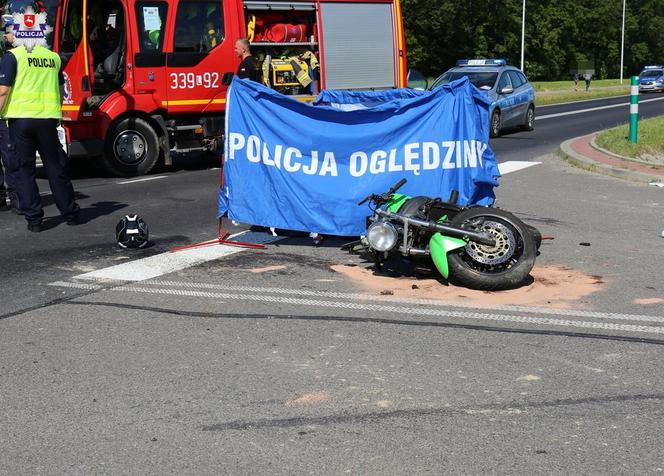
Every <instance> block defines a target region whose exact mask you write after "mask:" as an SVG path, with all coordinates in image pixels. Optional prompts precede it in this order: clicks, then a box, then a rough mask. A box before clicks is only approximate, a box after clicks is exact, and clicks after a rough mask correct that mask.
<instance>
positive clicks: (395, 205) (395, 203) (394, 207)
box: [387, 193, 411, 213]
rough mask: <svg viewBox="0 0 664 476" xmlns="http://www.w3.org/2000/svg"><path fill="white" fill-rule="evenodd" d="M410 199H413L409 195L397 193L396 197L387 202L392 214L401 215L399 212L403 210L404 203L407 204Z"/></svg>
mask: <svg viewBox="0 0 664 476" xmlns="http://www.w3.org/2000/svg"><path fill="white" fill-rule="evenodd" d="M410 199H411V197H409V196H408V195H402V194H400V193H395V194H394V195H392V198H391V199H390V201H389V202H387V209H388V210H389V211H391V212H392V213H399V210H400V209H401V207H403V205H404V203H406V202H407V201H408V200H410Z"/></svg>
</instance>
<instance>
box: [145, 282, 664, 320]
mask: <svg viewBox="0 0 664 476" xmlns="http://www.w3.org/2000/svg"><path fill="white" fill-rule="evenodd" d="M141 285H143V286H161V287H176V288H190V289H217V290H222V291H236V292H245V293H249V294H256V293H258V294H265V293H268V294H285V295H295V296H300V297H302V296H309V297H321V298H330V299H348V300H351V301H376V302H383V303H384V302H390V303H395V304H399V303H401V304H417V305H423V306H435V307H458V308H470V309H478V307H477V306H476V305H474V304H469V303H461V302H452V301H438V300H435V299H417V298H401V297H394V296H389V295H388V296H376V295H372V294H361V293H341V292H334V291H310V290H306V289H288V288H268V287H262V286H233V285H227V284H211V283H191V282H184V281H148V282H145V283H141ZM485 309H493V310H500V311H509V312H527V313H531V314H552V315H556V316H570V317H574V316H576V317H586V318H588V317H590V318H598V319H616V320H625V321H642V322H659V323H662V324H664V316H663V317H660V316H645V315H638V314H618V313H606V312H598V311H583V310H575V309H554V308H546V307H529V306H508V305H497V306H491V308H485Z"/></svg>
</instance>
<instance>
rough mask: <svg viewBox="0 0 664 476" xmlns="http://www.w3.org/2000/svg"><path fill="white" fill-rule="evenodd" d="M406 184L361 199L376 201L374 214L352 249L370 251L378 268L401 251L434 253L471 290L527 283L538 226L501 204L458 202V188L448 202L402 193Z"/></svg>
mask: <svg viewBox="0 0 664 476" xmlns="http://www.w3.org/2000/svg"><path fill="white" fill-rule="evenodd" d="M405 183H406V179H402V180H400V181H399V182H397V183H396V184H395V185H394V186H392V188H390V189H389V190H388V191H387V192H386V193H382V194H380V195H374V194H372V195H369V196H368V197H366V198H365V199H364V200H362V201H361V202H360V203H359V204H358V205H364V204H365V203H366V202H370V208H371V210H372V212H373V215H372V216H370V217H367V231H366V234H365V235H364V236H362V237H361V239H360V240H359V242H355V243H353V244H351V246H350V247H347V249H351V251H359V249H361V250H364V251H368V253H369V254H370V256H371V258H372V259H373V260H374V262H375V263H376V265H377V266H378V268H380V267H381V266H382V265H383V263H385V262H386V261H387V260H388V259H389V258H390V257H392V256H394V255H398V254H400V255H402V256H404V257H408V258H411V259H412V258H417V257H429V258H430V259H431V260H432V261H433V264H434V266H435V268H436V269H437V270H438V272H440V274H441V275H442V276H443V278H445V279H446V280H449V281H450V282H452V283H454V284H456V285H460V286H464V287H468V288H471V289H478V290H483V291H498V290H505V289H513V288H515V287H518V286H520V285H522V284H523V283H524V282H525V280H526V278H527V277H528V275H529V273H530V271H531V270H532V268H533V266H534V264H535V257H536V255H537V254H538V249H539V246H540V243H541V241H542V235H541V234H540V232H539V231H538V230H537V229H536V228H534V227H532V226H530V225H526V224H525V223H523V222H522V221H521V220H520V219H518V218H517V217H516V216H514V215H513V214H512V213H510V212H507V211H505V210H501V209H499V208H493V207H484V206H468V207H463V206H458V205H457V204H456V202H457V199H458V192H456V191H454V192H452V195H451V197H450V199H449V200H448V201H442V200H441V199H440V198H431V197H426V196H416V197H410V196H407V195H402V194H398V193H396V192H397V191H398V190H399V189H400V188H401V187H402V186H403V185H404V184H405ZM358 248H359V249H358Z"/></svg>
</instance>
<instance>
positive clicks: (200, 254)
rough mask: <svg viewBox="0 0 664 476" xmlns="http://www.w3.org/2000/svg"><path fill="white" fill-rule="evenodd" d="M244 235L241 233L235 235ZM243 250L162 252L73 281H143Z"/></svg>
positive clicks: (221, 247) (209, 248) (224, 247)
mask: <svg viewBox="0 0 664 476" xmlns="http://www.w3.org/2000/svg"><path fill="white" fill-rule="evenodd" d="M244 233H247V232H246V231H243V232H241V233H238V234H236V235H233V236H231V237H230V238H231V239H232V238H234V237H236V236H240V235H243V234H244ZM244 249H245V248H240V247H237V246H229V245H219V244H212V245H210V246H203V247H199V248H189V249H184V250H180V251H177V252H175V253H170V252H167V253H161V254H158V255H154V256H149V257H147V258H143V259H139V260H135V261H130V262H127V263H122V264H118V265H115V266H111V267H109V268H104V269H99V270H96V271H91V272H89V273H85V274H79V275H78V276H75V277H74V279H84V280H92V281H143V280H145V279H151V278H156V277H157V276H161V275H163V274H168V273H173V272H175V271H180V270H182V269H185V268H189V267H191V266H196V265H199V264H203V263H205V262H207V261H212V260H215V259H219V258H223V257H224V256H229V255H232V254H235V253H239V252H240V251H243V250H244Z"/></svg>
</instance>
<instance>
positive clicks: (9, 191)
mask: <svg viewBox="0 0 664 476" xmlns="http://www.w3.org/2000/svg"><path fill="white" fill-rule="evenodd" d="M5 11H6V5H0V14H3V15H4V13H5ZM0 28H2V29H4V28H5V24H4V19H2V20H0ZM13 42H14V35H12V34H11V33H9V34H5V35H4V38H0V58H1V57H2V56H4V54H5V53H6V52H7V49H8V48H10V47H11V44H12V43H13ZM7 140H8V132H7V124H5V122H4V121H2V120H0V211H3V212H4V211H7V210H12V209H14V210H16V208H17V207H18V204H17V202H16V193H15V192H14V185H13V182H12V176H11V174H10V173H9V169H8V168H7V165H6V164H5V161H6V160H7V157H8V152H7V148H6V146H7ZM5 183H6V184H7V185H6V186H5ZM7 199H9V205H8V204H7Z"/></svg>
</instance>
